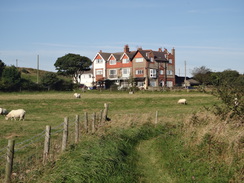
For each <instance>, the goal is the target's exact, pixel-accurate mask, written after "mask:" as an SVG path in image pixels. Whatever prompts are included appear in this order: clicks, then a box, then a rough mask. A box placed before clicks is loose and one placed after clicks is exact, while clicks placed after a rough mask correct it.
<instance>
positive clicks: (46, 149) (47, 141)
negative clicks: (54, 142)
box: [43, 125, 51, 164]
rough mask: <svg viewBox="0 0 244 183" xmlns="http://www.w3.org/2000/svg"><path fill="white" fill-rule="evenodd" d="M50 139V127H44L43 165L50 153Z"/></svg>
mask: <svg viewBox="0 0 244 183" xmlns="http://www.w3.org/2000/svg"><path fill="white" fill-rule="evenodd" d="M50 137H51V126H49V125H47V126H46V133H45V141H44V151H43V164H45V163H46V161H47V159H48V155H49V151H50Z"/></svg>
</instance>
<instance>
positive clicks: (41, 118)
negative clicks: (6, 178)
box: [0, 91, 243, 182]
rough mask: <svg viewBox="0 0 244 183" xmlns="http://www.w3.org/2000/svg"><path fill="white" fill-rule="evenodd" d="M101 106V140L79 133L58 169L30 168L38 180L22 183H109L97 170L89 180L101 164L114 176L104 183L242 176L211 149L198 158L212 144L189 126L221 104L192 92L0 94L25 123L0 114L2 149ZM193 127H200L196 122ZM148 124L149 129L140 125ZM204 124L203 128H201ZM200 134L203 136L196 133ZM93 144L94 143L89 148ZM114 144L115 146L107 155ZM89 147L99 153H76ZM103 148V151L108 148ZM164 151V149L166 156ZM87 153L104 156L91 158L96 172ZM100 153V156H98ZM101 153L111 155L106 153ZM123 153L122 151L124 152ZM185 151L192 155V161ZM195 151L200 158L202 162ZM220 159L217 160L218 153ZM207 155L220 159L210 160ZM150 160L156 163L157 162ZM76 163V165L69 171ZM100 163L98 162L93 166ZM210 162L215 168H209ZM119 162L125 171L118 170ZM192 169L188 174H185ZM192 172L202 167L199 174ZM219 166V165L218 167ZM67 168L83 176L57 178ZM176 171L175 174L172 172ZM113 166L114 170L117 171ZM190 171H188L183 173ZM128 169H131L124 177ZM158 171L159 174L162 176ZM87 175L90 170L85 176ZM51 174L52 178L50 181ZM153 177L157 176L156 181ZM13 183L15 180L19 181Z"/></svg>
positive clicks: (1, 103) (4, 104)
mask: <svg viewBox="0 0 244 183" xmlns="http://www.w3.org/2000/svg"><path fill="white" fill-rule="evenodd" d="M180 98H186V99H187V101H188V105H179V104H177V101H178V99H180ZM104 103H107V104H109V112H108V117H109V118H110V121H108V122H106V125H105V126H104V127H103V128H102V130H100V131H99V132H98V135H95V136H94V135H93V136H86V135H84V136H82V137H81V139H82V140H81V142H80V144H79V145H78V146H77V147H75V148H73V150H71V151H70V150H68V152H67V153H66V154H65V155H63V156H64V157H65V158H64V160H63V159H62V160H60V161H57V164H56V166H55V165H52V168H51V169H49V168H47V171H45V170H38V171H37V172H36V171H35V172H34V171H33V173H32V174H31V176H32V177H35V179H31V178H27V179H25V180H26V182H36V181H37V182H38V181H39V182H49V181H50V180H52V181H50V182H60V181H61V182H75V180H76V179H77V177H76V175H77V176H78V177H79V179H80V180H81V177H83V178H84V177H85V178H84V179H83V181H84V182H102V181H105V180H106V181H108V180H107V178H108V177H109V176H108V174H105V173H104V172H103V171H101V172H103V173H101V175H100V174H99V173H98V172H96V173H95V174H96V175H97V176H94V171H95V170H94V168H99V167H98V166H101V167H100V169H99V170H102V169H104V170H107V172H110V174H111V172H113V175H114V176H112V177H110V178H111V180H109V182H125V179H124V178H122V177H124V176H125V175H128V176H127V178H128V179H127V180H129V181H130V182H154V181H155V179H156V180H160V179H161V178H162V181H164V182H182V181H183V182H184V181H186V180H187V181H189V180H190V181H192V182H198V181H199V180H203V181H202V182H208V181H209V180H213V181H212V182H218V181H214V180H219V181H224V182H225V181H226V182H228V181H229V180H231V179H233V176H235V177H237V178H235V179H233V180H237V179H238V178H239V179H241V178H240V175H239V173H240V171H241V168H240V167H237V168H236V167H235V168H233V167H232V166H233V165H232V163H230V164H231V166H230V164H226V165H225V163H223V164H221V165H220V164H217V162H218V161H219V159H218V158H217V156H215V153H214V155H213V153H212V152H215V150H211V153H212V154H209V153H206V156H205V155H203V154H201V153H203V152H202V150H204V152H205V149H206V148H207V147H209V143H207V142H206V139H205V141H204V142H205V144H203V143H202V139H203V137H204V138H207V137H206V134H207V133H208V131H205V132H204V133H203V130H206V128H203V125H195V127H193V126H194V125H192V124H193V123H196V121H198V120H201V119H200V117H202V116H197V114H198V113H199V112H200V111H203V110H204V108H210V107H211V106H213V105H214V104H219V103H221V101H219V100H218V99H217V98H215V97H214V96H212V95H210V94H206V93H199V92H194V91H193V92H189V93H188V92H172V91H171V92H157V91H151V92H140V91H139V92H136V93H135V94H132V95H130V94H128V93H127V92H110V91H87V92H84V93H82V94H81V98H80V99H76V98H74V97H73V92H32V93H0V107H4V108H6V109H8V110H11V109H17V108H23V109H25V110H26V119H25V121H10V120H8V121H6V120H5V119H4V117H3V116H0V117H1V118H0V124H1V128H0V149H2V148H4V147H5V146H6V145H7V140H8V139H14V140H15V141H16V143H18V142H22V141H24V140H26V139H29V138H31V137H32V136H35V135H36V134H39V133H41V132H42V131H43V130H44V129H45V126H46V125H51V126H54V127H57V126H59V125H60V124H61V123H62V122H63V121H64V117H69V119H71V120H74V118H75V115H80V116H81V120H82V119H83V115H84V112H87V113H88V114H89V118H91V115H92V113H94V112H96V113H99V111H100V110H101V109H103V106H104ZM156 111H158V123H157V126H158V127H157V128H155V125H152V124H153V123H154V122H155V113H156ZM196 116H197V117H196ZM203 116H207V114H206V113H204V115H203ZM209 118H210V117H208V119H209ZM205 120H206V119H205ZM198 123H199V124H201V122H199V121H198ZM145 124H149V125H146V126H145ZM203 124H205V125H207V124H206V123H203ZM199 126H200V127H201V131H199V133H198V130H197V129H200V128H199ZM215 126H216V123H215ZM194 131H195V134H194ZM232 133H233V131H232ZM199 134H201V135H202V136H201V135H200V136H199ZM204 135H205V136H204ZM101 137H102V139H101ZM104 139H105V140H104ZM106 139H107V140H106ZM191 139H192V140H193V141H194V142H192V141H191ZM101 140H102V142H103V143H102V144H104V145H103V146H102V147H101ZM183 142H185V143H183ZM196 142H198V143H199V144H200V145H201V146H202V149H197V148H199V144H197V143H196ZM91 143H93V144H94V146H92V147H91ZM107 143H111V144H112V145H111V146H108V147H106V145H105V144H107ZM42 144H43V142H42V141H41V142H40V143H39V144H38V146H40V148H42V147H41V146H42ZM186 144H187V145H186ZM117 145H118V147H117ZM205 146H206V147H205ZM225 146H226V144H225ZM71 147H73V146H71ZM111 147H113V148H115V149H114V150H111ZM146 147H151V148H146ZM173 147H174V148H173ZM227 147H228V145H227ZM92 148H96V150H94V149H93V150H91V151H89V152H84V154H83V155H84V156H83V155H81V154H82V153H81V152H83V150H86V151H88V149H92ZM102 148H107V150H106V149H102ZM109 148H110V149H109ZM162 148H164V149H168V150H167V151H163V150H162ZM211 148H212V147H211ZM71 149H72V148H71ZM190 149H192V150H194V152H195V151H197V153H196V152H195V153H192V151H191V150H190ZM222 151H224V149H222ZM92 152H93V153H94V157H97V158H98V157H99V158H103V154H104V156H105V157H106V158H104V159H96V158H94V160H93V161H92V162H93V163H94V162H96V163H94V167H90V164H91V162H88V163H89V167H90V168H88V166H87V168H86V166H84V165H82V164H85V163H86V162H87V161H88V160H87V159H86V158H87V157H86V156H85V154H92ZM97 152H100V154H99V153H97ZM106 152H108V153H107V154H106ZM121 152H124V153H122V154H121ZM169 152H171V153H169ZM177 152H181V153H178V155H180V156H177ZM206 152H208V151H206ZM26 153H28V150H23V151H22V154H26ZM41 153H42V152H40V154H41ZM80 153H81V154H80ZM96 153H97V155H96ZM113 153H114V155H113ZM190 153H191V157H189V154H190ZM199 154H201V157H202V158H203V157H204V158H203V159H202V158H201V157H200V155H199ZM172 155H173V156H172ZM219 155H220V156H222V152H220V153H219ZM108 156H111V158H108ZM120 156H121V157H122V156H123V158H120ZM210 156H211V157H210ZM72 157H73V158H72ZM212 157H213V159H217V160H218V161H214V162H213V160H211V161H210V159H211V158H212ZM82 158H83V159H82ZM84 158H85V159H84ZM175 158H178V159H180V160H182V161H179V160H178V159H175ZM238 158H239V159H238V162H242V161H243V159H242V157H240V156H238ZM16 159H18V157H16ZM58 159H59V158H58ZM78 159H79V160H81V162H79V161H78ZM90 159H92V158H90ZM197 159H199V160H200V159H201V161H203V163H202V164H201V162H198V161H197ZM170 160H173V161H170ZM194 160H195V161H197V162H196V163H194V166H192V165H189V162H195V161H194ZM104 161H105V162H104ZM155 161H156V162H158V163H155ZM66 162H69V163H66ZM77 162H79V164H78V165H77V166H76V167H74V165H75V164H77ZM98 162H102V163H101V164H98ZM107 162H109V163H110V164H108V166H107V167H106V168H104V167H102V166H105V165H106V163H107ZM111 162H113V165H111ZM174 162H175V164H174ZM177 163H178V164H177ZM213 163H214V164H217V165H216V166H214V165H213ZM62 164H65V166H66V167H63V166H62ZM118 164H122V165H124V166H121V167H118ZM164 164H165V165H164ZM115 165H116V166H115ZM201 165H203V167H201ZM152 166H153V167H154V168H153V170H156V171H157V172H158V173H156V175H155V172H151V173H150V170H149V169H148V168H147V167H152ZM185 166H186V167H185ZM190 166H192V167H191V168H193V169H189V167H190ZM210 166H213V167H214V168H217V169H218V170H216V171H213V172H215V173H213V174H211V173H210V172H211V171H212V170H209V167H210ZM228 166H229V167H231V171H230V170H226V167H228ZM77 167H78V168H77ZM81 167H83V168H84V169H82V168H81ZM108 167H109V168H108ZM197 167H201V168H200V170H198V169H197ZM204 167H208V168H207V171H206V170H204ZM218 167H224V168H222V169H221V168H220V169H219V168H218ZM66 168H69V169H74V170H75V171H78V172H82V175H80V174H79V173H75V175H73V176H72V175H70V174H72V173H70V172H69V171H68V170H67V172H69V173H67V176H65V173H64V172H63V173H58V172H60V169H62V170H63V171H64V170H66ZM176 168H177V170H174V169H176ZM115 169H117V172H116V171H115ZM187 169H189V170H188V171H187ZM128 170H131V171H130V172H128ZM162 170H164V171H163V172H164V174H163V176H162ZM193 170H194V172H196V173H195V175H191V173H189V172H193ZM51 172H52V173H51ZM84 172H87V174H85V173H84ZM92 172H93V173H92ZM131 172H133V173H131ZM176 172H178V173H176ZM199 172H200V173H199ZM206 172H208V174H209V176H207V179H206V178H203V177H206V174H207V173H206ZM226 172H228V174H227V173H226ZM235 172H236V173H235ZM37 174H38V175H37ZM50 174H51V175H52V176H51V177H52V179H50V178H51V177H50ZM61 174H62V175H61ZM119 174H120V175H119ZM224 174H226V175H228V176H227V177H226V176H223V175H224ZM33 175H35V176H33ZM122 175H123V176H122ZM157 175H161V176H159V177H157ZM31 176H29V177H31ZM218 176H222V177H223V179H217V177H218ZM60 177H62V178H60ZM102 177H103V178H102ZM105 177H106V178H105ZM115 177H116V178H115ZM156 177H157V178H156ZM27 180H28V181H27ZM99 180H100V181H99ZM83 181H80V182H83ZM16 182H18V181H17V180H16ZM210 182H211V181H210Z"/></svg>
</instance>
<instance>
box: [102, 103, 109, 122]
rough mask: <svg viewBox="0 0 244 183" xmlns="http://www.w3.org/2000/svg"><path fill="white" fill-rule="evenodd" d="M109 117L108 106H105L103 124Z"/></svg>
mask: <svg viewBox="0 0 244 183" xmlns="http://www.w3.org/2000/svg"><path fill="white" fill-rule="evenodd" d="M107 116H108V104H106V103H105V104H104V111H103V122H105V121H107Z"/></svg>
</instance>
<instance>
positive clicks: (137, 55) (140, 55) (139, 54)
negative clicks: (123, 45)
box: [134, 52, 143, 58]
mask: <svg viewBox="0 0 244 183" xmlns="http://www.w3.org/2000/svg"><path fill="white" fill-rule="evenodd" d="M134 58H143V56H142V54H141V53H140V52H137V54H136V55H135V57H134Z"/></svg>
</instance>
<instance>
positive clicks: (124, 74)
mask: <svg viewBox="0 0 244 183" xmlns="http://www.w3.org/2000/svg"><path fill="white" fill-rule="evenodd" d="M125 71H126V73H125ZM129 76H130V68H122V77H124V78H126V77H129Z"/></svg>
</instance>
